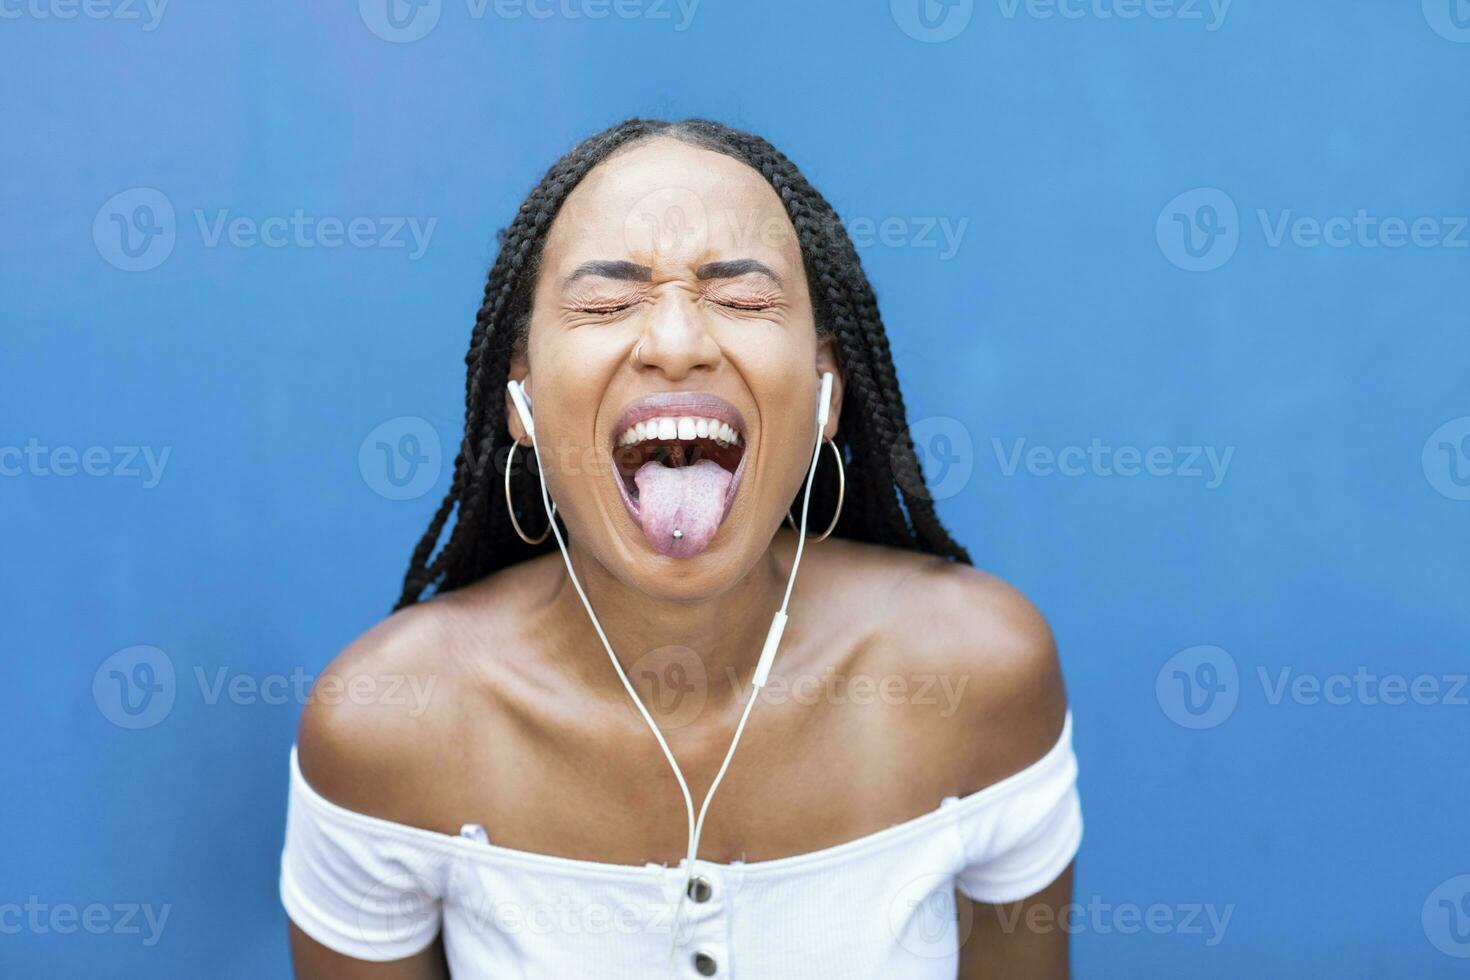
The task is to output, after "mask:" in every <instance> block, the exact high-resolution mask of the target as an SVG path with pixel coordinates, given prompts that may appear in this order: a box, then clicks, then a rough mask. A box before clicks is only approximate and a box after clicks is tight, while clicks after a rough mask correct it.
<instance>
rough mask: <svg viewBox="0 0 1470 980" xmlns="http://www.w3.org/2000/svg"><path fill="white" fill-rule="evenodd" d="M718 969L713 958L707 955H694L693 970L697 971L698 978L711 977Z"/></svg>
mask: <svg viewBox="0 0 1470 980" xmlns="http://www.w3.org/2000/svg"><path fill="white" fill-rule="evenodd" d="M719 968H720V966H719V964H718V963H716V962H715V958H714V957H713V956H711V955H709V954H708V953H695V954H694V969H695V970H697V971H699V975H700V976H702V977H712V976H714V975H715V971H716V970H718V969H719Z"/></svg>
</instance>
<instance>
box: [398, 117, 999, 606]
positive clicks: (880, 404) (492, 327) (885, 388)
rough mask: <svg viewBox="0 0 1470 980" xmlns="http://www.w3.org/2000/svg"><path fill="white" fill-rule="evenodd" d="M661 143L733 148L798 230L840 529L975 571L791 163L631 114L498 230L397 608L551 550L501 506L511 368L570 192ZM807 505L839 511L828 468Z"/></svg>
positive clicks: (703, 131) (851, 268)
mask: <svg viewBox="0 0 1470 980" xmlns="http://www.w3.org/2000/svg"><path fill="white" fill-rule="evenodd" d="M659 136H663V137H668V138H673V139H678V140H682V141H684V142H687V143H691V144H694V145H697V146H701V147H704V148H705V149H710V150H714V151H717V152H720V153H724V154H726V155H727V156H730V157H733V158H735V159H737V160H740V161H741V162H743V163H746V164H748V165H749V166H750V167H752V168H753V169H755V170H757V171H758V172H759V173H760V174H761V176H763V177H764V178H765V179H766V180H767V181H768V182H769V183H770V184H771V186H772V187H773V188H774V189H775V191H776V193H777V194H778V195H779V196H780V198H781V202H782V204H783V205H784V206H785V208H786V214H787V216H788V217H789V218H790V219H791V223H792V226H793V227H794V228H795V229H796V233H797V238H798V241H799V243H800V246H801V254H802V258H803V263H804V265H805V268H806V274H807V282H808V285H809V288H810V290H811V297H812V307H813V310H814V312H815V314H816V321H817V330H818V332H819V333H820V334H821V335H822V336H831V337H833V338H834V339H835V340H836V345H837V349H838V360H839V363H840V365H841V367H842V371H843V380H844V382H845V394H844V397H843V408H842V416H841V418H840V420H839V427H838V434H837V439H836V442H837V446H838V450H839V452H841V453H842V454H843V459H844V461H845V463H846V466H847V499H846V503H845V504H844V506H843V509H842V516H841V518H840V519H839V521H838V524H837V531H836V533H837V534H839V535H841V536H843V537H847V538H851V539H853V540H857V541H868V542H873V543H875V544H882V545H888V546H890V547H896V548H906V549H910V550H914V551H922V552H926V553H929V554H936V555H942V556H944V557H946V558H949V559H952V560H955V561H960V562H964V563H966V564H969V562H970V556H969V554H968V553H967V552H966V551H965V549H964V548H962V547H960V545H958V544H956V543H955V541H954V540H953V539H952V538H951V537H950V535H949V532H948V531H946V530H945V528H944V526H943V524H942V523H941V522H940V520H939V517H938V515H937V514H936V513H935V511H934V504H933V501H932V500H931V499H930V496H929V494H928V491H927V488H926V486H925V483H924V478H923V474H922V472H921V470H920V468H919V462H918V459H917V457H916V456H915V453H914V445H913V440H912V438H911V437H910V435H909V428H908V421H907V417H906V414H905V411H904V403H903V395H902V394H901V393H900V391H899V387H898V377H897V373H896V372H895V370H894V367H893V357H892V353H891V351H890V349H889V346H888V338H887V335H886V334H885V332H884V330H883V320H882V318H881V317H880V316H879V313H878V303H877V299H876V298H875V297H874V295H873V289H872V286H871V285H870V284H869V283H868V278H867V276H866V275H865V274H864V273H863V268H862V262H861V261H860V260H859V258H858V255H857V250H856V249H854V248H853V245H852V241H851V239H850V238H849V237H848V235H847V232H846V230H845V229H844V228H843V227H842V222H841V220H840V219H839V218H838V216H837V214H836V212H835V211H833V209H832V207H831V205H830V204H828V203H827V201H826V199H825V198H823V197H822V195H821V194H819V193H818V192H817V191H816V189H815V188H813V187H812V186H811V185H810V184H809V183H807V181H806V178H805V177H803V176H802V174H801V171H800V170H798V169H797V168H796V165H795V164H793V163H792V162H791V161H790V160H788V159H787V158H786V157H785V156H784V155H783V154H782V153H781V152H780V151H779V150H777V149H776V148H775V147H773V146H772V145H771V144H770V143H768V142H766V141H765V140H763V139H761V138H760V137H759V136H754V135H752V134H750V133H745V132H741V131H740V130H736V129H731V128H730V127H727V126H724V125H721V124H720V123H715V122H710V121H708V120H703V119H691V120H685V121H683V122H679V123H669V122H664V121H662V120H646V119H630V120H627V121H626V122H623V123H619V124H618V125H616V126H613V127H612V128H610V129H607V130H605V131H603V132H601V133H598V134H597V135H595V136H592V137H590V138H588V139H586V140H584V141H583V142H582V143H580V144H578V145H577V146H576V147H575V148H574V149H573V150H572V151H571V152H570V153H568V154H567V155H566V156H564V157H562V158H561V159H560V160H558V161H557V162H556V164H555V165H553V166H552V168H551V169H550V170H548V171H547V173H546V175H545V176H544V177H543V178H542V179H541V182H540V183H539V184H537V185H536V188H535V189H534V190H532V191H531V193H530V195H529V196H528V197H527V198H526V200H525V202H524V203H522V205H521V207H520V210H519V211H518V212H517V213H516V216H515V220H514V221H512V222H511V225H510V227H509V228H507V229H505V231H503V232H502V233H501V235H500V250H499V253H498V254H497V256H496V258H495V262H494V263H493V265H492V266H491V268H490V275H489V277H488V278H487V280H486V283H485V293H484V296H483V298H482V300H481V303H480V308H479V311H478V312H477V314H476V316H475V327H474V331H473V332H472V333H471V335H470V347H469V352H468V353H467V354H466V355H465V430H464V439H463V440H462V441H461V443H460V446H459V452H458V453H457V455H456V456H455V460H454V477H453V479H452V480H451V482H450V486H449V491H448V493H447V494H446V495H445V497H444V500H443V502H442V503H441V504H440V505H439V508H438V510H436V511H435V513H434V516H433V519H432V520H430V522H429V527H428V529H427V530H426V531H425V532H424V535H423V537H422V539H420V541H419V543H418V545H417V547H415V548H414V550H413V556H412V558H411V559H410V561H409V566H408V572H407V573H406V574H405V576H404V580H403V591H402V594H401V595H400V596H399V599H398V606H397V608H402V607H404V606H408V605H412V604H413V603H415V602H417V601H419V600H420V599H421V598H423V595H424V593H425V592H426V591H428V590H429V589H430V588H431V587H433V588H435V589H436V590H437V591H439V592H445V591H448V590H451V589H456V588H460V587H461V586H464V585H468V584H469V583H471V582H474V581H476V580H477V579H480V578H483V577H484V576H486V575H488V574H490V573H492V572H494V571H497V570H499V569H501V568H505V567H507V566H510V565H514V564H517V563H519V562H521V561H524V560H526V559H527V558H530V557H532V556H534V555H537V554H541V553H543V552H545V551H548V550H551V549H553V548H555V544H554V542H551V541H546V542H543V543H542V544H540V545H536V546H532V545H528V544H526V543H525V542H523V541H522V540H521V539H520V537H519V536H517V535H516V533H515V531H514V530H513V529H512V527H511V524H510V520H509V519H508V518H507V516H506V514H505V504H504V501H503V500H502V499H501V498H502V496H503V493H504V490H503V481H504V475H505V470H504V466H505V460H506V455H507V453H508V452H509V449H510V443H511V439H510V432H509V430H508V429H507V427H506V418H505V398H504V395H503V392H504V390H505V382H506V378H507V377H508V375H509V370H510V360H511V357H512V355H513V354H514V352H515V351H516V350H517V349H518V346H519V345H521V344H524V342H525V333H526V330H527V329H528V327H529V323H530V313H531V295H532V292H533V290H534V286H535V280H536V272H537V266H538V264H539V262H540V258H541V249H542V246H543V244H544V243H545V241H546V235H547V232H548V231H549V230H550V228H551V224H552V222H553V221H554V220H555V218H556V215H557V213H558V212H559V211H560V210H561V207H562V204H563V203H564V202H565V201H566V199H567V195H569V194H570V193H571V192H572V190H573V188H575V187H576V186H577V184H579V183H580V182H581V181H582V179H583V178H584V177H586V176H587V174H588V173H589V172H590V171H591V170H592V168H593V167H595V166H597V164H599V163H601V162H602V161H603V160H605V159H607V157H608V156H609V155H610V154H612V153H614V152H615V151H617V150H618V149H620V148H623V147H626V146H629V145H632V144H634V143H637V142H642V141H644V140H648V139H651V138H654V137H659ZM528 458H529V453H528V452H525V451H522V452H520V453H518V454H517V456H516V466H515V468H514V470H513V472H512V474H511V499H512V500H514V501H516V502H517V503H518V505H519V506H518V507H517V511H516V516H517V518H518V519H519V520H520V521H521V526H522V527H524V528H526V530H527V532H528V533H531V534H537V533H539V529H540V528H541V527H543V526H544V525H543V524H538V523H536V520H538V519H539V520H541V521H544V520H545V515H544V514H543V508H542V507H541V494H540V484H539V482H538V481H537V478H536V476H535V475H534V473H533V472H532V470H531V467H530V466H529V465H527V460H528ZM798 502H799V499H798ZM812 502H813V503H812V521H813V524H814V525H816V526H817V527H821V526H822V524H823V522H824V521H825V520H826V519H829V518H827V517H825V516H824V515H830V514H831V513H832V511H833V509H834V508H835V507H836V504H837V477H836V472H835V468H834V467H832V466H831V464H830V462H829V463H828V464H827V465H825V466H818V468H817V479H816V483H815V485H814V486H813V488H812ZM451 516H453V517H454V518H455V520H454V525H453V527H452V528H451V529H450V531H449V537H448V540H447V541H445V542H444V545H443V547H442V548H441V549H440V550H439V553H438V554H437V555H435V554H434V549H435V548H436V547H438V546H439V542H440V539H441V537H443V535H444V529H445V526H446V525H448V524H449V519H450V517H451ZM533 525H534V527H533Z"/></svg>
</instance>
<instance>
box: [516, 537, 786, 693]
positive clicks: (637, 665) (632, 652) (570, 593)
mask: <svg viewBox="0 0 1470 980" xmlns="http://www.w3.org/2000/svg"><path fill="white" fill-rule="evenodd" d="M568 548H569V551H570V553H571V557H572V566H573V567H574V568H575V569H576V571H577V578H578V579H579V580H580V581H581V583H582V588H583V589H584V590H585V591H586V593H587V599H588V602H590V603H591V605H592V611H593V612H594V613H596V614H597V619H598V622H600V623H601V624H602V629H603V632H604V633H606V634H607V639H608V643H609V644H610V645H611V646H612V649H613V653H614V654H615V655H616V656H617V658H618V662H619V663H620V664H621V665H622V667H623V670H624V672H625V673H627V675H628V679H629V681H631V682H632V684H633V687H634V688H635V689H636V690H637V691H638V695H639V697H640V698H642V699H643V701H644V704H645V706H646V707H647V708H648V710H649V711H650V712H652V713H653V715H654V717H655V718H656V719H657V718H659V716H660V714H661V713H667V712H668V711H669V710H671V709H670V707H669V705H670V704H671V703H672V702H677V701H678V700H679V699H678V697H677V693H678V691H679V690H680V689H684V690H690V691H692V690H694V689H695V688H697V687H698V686H699V685H700V683H701V681H700V677H699V672H700V671H701V670H702V672H703V682H702V683H703V687H702V690H703V691H704V692H705V695H706V698H707V699H708V700H709V701H712V702H715V703H719V702H721V701H725V700H728V699H733V698H734V696H736V695H739V696H740V697H741V698H744V697H745V696H746V692H747V690H748V688H749V685H750V680H751V676H752V674H753V673H754V671H755V665H756V661H757V660H758V659H759V657H760V652H761V646H762V644H763V643H764V642H765V638H766V631H767V630H768V629H769V628H770V625H771V617H772V616H773V615H775V613H776V610H777V609H779V608H780V607H781V600H782V598H783V597H784V596H785V593H786V583H787V580H788V577H789V576H790V574H791V561H792V557H793V554H794V551H795V537H794V535H791V534H789V533H787V532H786V531H785V530H784V529H783V530H782V531H780V532H778V533H777V535H776V536H775V537H774V538H773V539H772V542H771V544H770V546H769V547H767V549H766V551H765V553H764V554H762V555H761V557H760V558H759V559H758V560H757V561H756V563H755V565H754V566H752V568H751V569H750V571H748V572H747V573H746V574H745V575H744V576H742V577H741V578H740V580H739V581H737V582H736V583H735V584H734V585H732V586H731V587H730V588H728V589H726V590H725V591H724V592H722V593H720V594H719V595H717V596H712V597H709V598H701V599H696V600H688V599H663V598H659V597H656V596H650V595H648V594H647V593H644V592H641V591H639V590H637V589H634V588H631V587H629V586H627V585H625V584H624V583H623V582H621V581H619V580H618V579H617V578H616V577H615V576H614V575H612V574H611V573H610V572H609V571H608V570H607V568H606V567H604V566H603V565H602V564H600V563H599V562H598V561H597V560H596V559H595V558H593V557H592V556H591V555H590V554H588V553H587V552H586V551H585V550H583V549H580V548H578V547H576V546H575V545H573V544H571V543H569V544H568ZM557 558H558V559H560V556H559V555H558V556H557ZM558 564H560V562H559V561H558ZM793 598H794V596H793ZM547 612H548V613H550V615H548V616H547V617H546V620H545V621H546V622H548V623H554V624H556V625H555V627H554V628H555V630H556V634H555V637H554V639H555V643H556V646H557V648H559V649H561V650H563V651H565V652H566V654H567V659H566V661H565V662H566V663H568V664H569V665H574V666H572V669H573V670H575V672H576V673H577V675H578V676H579V677H581V678H582V679H583V681H584V682H585V683H587V684H588V685H589V687H590V688H591V689H592V690H596V691H600V692H605V693H607V694H608V696H610V697H614V698H619V699H626V698H627V692H626V691H624V690H623V686H622V682H621V681H619V680H618V678H617V675H616V673H614V671H613V670H612V667H611V665H610V664H608V662H607V651H606V650H604V649H603V646H602V641H601V640H599V639H598V637H597V633H596V630H595V629H594V628H593V626H592V622H591V620H590V619H589V618H588V616H587V611H586V610H585V609H584V608H583V606H582V601H581V599H580V598H579V597H578V596H577V592H576V589H575V588H574V587H573V586H572V583H571V581H570V579H569V578H567V576H566V570H565V568H564V567H563V568H562V569H561V584H560V586H559V587H558V588H557V591H556V593H555V595H554V596H553V598H552V600H551V602H550V604H549V606H548V609H547ZM696 661H697V662H696ZM672 710H675V711H677V710H678V709H677V708H674V709H672Z"/></svg>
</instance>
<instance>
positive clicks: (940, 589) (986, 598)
mask: <svg viewBox="0 0 1470 980" xmlns="http://www.w3.org/2000/svg"><path fill="white" fill-rule="evenodd" d="M856 548H857V549H859V550H858V551H856V552H854V554H852V555H851V556H850V559H849V562H848V564H849V565H850V567H854V568H856V569H860V570H861V571H858V572H856V573H855V574H857V575H860V576H861V577H862V578H863V579H864V580H865V581H863V583H862V584H861V586H860V591H861V592H862V593H864V594H866V595H868V597H869V601H870V603H871V607H872V609H873V613H872V616H873V622H872V626H871V628H870V630H869V631H868V639H867V640H866V642H865V644H864V647H865V649H864V652H863V660H864V662H865V663H867V664H869V665H871V667H870V670H871V671H872V672H876V673H881V674H883V675H885V676H898V677H902V678H905V679H908V684H907V685H906V687H907V689H909V690H911V691H918V690H920V689H921V687H922V683H921V682H920V681H916V680H915V678H919V679H930V678H932V685H933V689H934V690H935V691H936V692H937V696H935V697H933V698H930V699H928V701H932V702H933V703H919V701H920V699H918V698H917V697H915V698H913V699H911V701H912V702H913V703H910V704H908V705H906V707H907V708H908V709H911V710H909V711H907V713H906V716H905V724H906V725H907V726H908V727H909V733H910V734H911V736H912V737H913V738H914V739H915V740H917V741H919V743H920V747H921V749H922V751H923V752H924V753H925V754H926V755H927V756H929V757H930V758H932V759H933V760H934V766H935V768H936V770H937V772H936V778H938V779H939V780H940V781H942V782H949V781H952V783H953V785H954V786H955V789H954V792H957V793H964V792H969V791H973V790H976V789H981V788H983V787H985V786H988V785H990V784H991V783H994V782H996V781H998V780H1000V779H1003V778H1004V777H1006V776H1008V775H1011V774H1012V773H1015V772H1019V771H1020V770H1022V769H1024V768H1025V767H1026V766H1028V765H1030V764H1031V763H1032V762H1035V761H1036V760H1037V759H1039V758H1041V757H1042V756H1043V755H1045V754H1046V752H1047V751H1048V750H1049V749H1051V748H1052V747H1053V746H1054V745H1056V743H1057V739H1058V738H1059V737H1060V735H1061V732H1062V726H1063V724H1064V722H1065V719H1066V712H1067V695H1066V688H1065V685H1064V683H1063V679H1062V672H1061V666H1060V663H1059V661H1058V657H1057V647H1056V641H1055V639H1054V638H1053V636H1052V632H1051V628H1050V626H1048V624H1047V621H1046V619H1045V617H1044V616H1043V615H1042V614H1041V612H1040V611H1039V610H1038V609H1037V608H1036V606H1035V605H1034V604H1032V603H1031V601H1030V600H1028V599H1027V598H1026V597H1025V596H1024V595H1023V594H1022V593H1021V592H1020V590H1018V589H1016V588H1015V587H1014V586H1012V585H1010V584H1008V583H1007V582H1005V581H1004V580H1002V579H1000V578H998V577H997V576H995V575H991V574H989V573H987V572H984V571H981V570H979V569H976V568H973V567H971V566H969V565H963V564H960V563H957V562H952V561H948V560H946V559H943V558H938V557H935V556H933V555H923V554H919V553H915V552H906V551H900V550H897V549H891V548H883V547H878V546H873V545H858V546H856Z"/></svg>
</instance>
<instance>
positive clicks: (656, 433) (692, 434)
mask: <svg viewBox="0 0 1470 980" xmlns="http://www.w3.org/2000/svg"><path fill="white" fill-rule="evenodd" d="M645 439H658V440H660V441H665V442H666V441H669V440H671V439H678V440H680V441H681V442H688V441H690V440H692V439H713V440H714V441H715V442H717V443H719V444H720V445H722V446H728V445H731V444H734V445H739V444H740V433H738V432H736V431H735V430H734V429H733V428H731V427H730V426H728V425H726V424H725V423H724V422H721V421H720V420H719V419H706V418H700V417H699V416H697V415H678V416H674V415H671V416H661V417H659V418H656V419H648V420H647V421H644V422H639V423H638V424H637V425H634V426H630V427H629V428H628V429H627V430H626V431H624V432H623V434H622V435H620V436H618V445H619V446H636V445H637V444H638V443H640V442H642V441H644V440H645Z"/></svg>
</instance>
